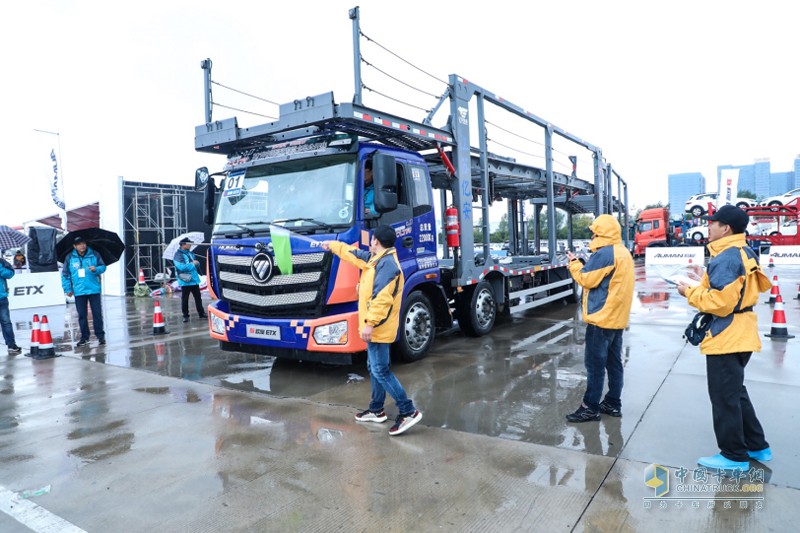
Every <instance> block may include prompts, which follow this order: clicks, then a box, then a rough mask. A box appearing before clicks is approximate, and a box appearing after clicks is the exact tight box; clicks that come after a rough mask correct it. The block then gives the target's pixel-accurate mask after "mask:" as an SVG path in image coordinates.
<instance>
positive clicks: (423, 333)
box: [392, 291, 436, 363]
mask: <svg viewBox="0 0 800 533" xmlns="http://www.w3.org/2000/svg"><path fill="white" fill-rule="evenodd" d="M399 329H400V331H399V334H400V335H399V338H398V339H397V342H395V343H394V344H393V345H392V353H393V354H394V355H395V356H396V357H397V358H398V359H399V360H400V361H403V362H405V363H411V362H413V361H419V360H420V359H423V358H424V357H425V356H426V355H427V354H428V350H429V349H430V347H431V345H432V344H433V340H434V338H435V337H436V320H435V315H434V311H433V305H431V301H430V299H429V298H428V297H427V296H425V294H423V293H422V292H420V291H414V292H412V293H411V294H409V295H408V297H407V298H406V299H405V301H404V302H403V307H402V308H401V310H400V328H399Z"/></svg>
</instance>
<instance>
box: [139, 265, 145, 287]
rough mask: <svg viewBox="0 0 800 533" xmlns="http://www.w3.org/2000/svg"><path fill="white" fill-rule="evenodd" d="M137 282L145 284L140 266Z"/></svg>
mask: <svg viewBox="0 0 800 533" xmlns="http://www.w3.org/2000/svg"><path fill="white" fill-rule="evenodd" d="M139 283H141V284H142V285H146V283H145V281H144V270H142V269H141V268H140V269H139Z"/></svg>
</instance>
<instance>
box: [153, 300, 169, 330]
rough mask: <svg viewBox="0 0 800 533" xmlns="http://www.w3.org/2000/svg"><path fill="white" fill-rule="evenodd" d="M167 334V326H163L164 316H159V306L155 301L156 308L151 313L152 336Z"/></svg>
mask: <svg viewBox="0 0 800 533" xmlns="http://www.w3.org/2000/svg"><path fill="white" fill-rule="evenodd" d="M166 333H167V326H166V325H165V324H164V315H162V314H161V304H160V303H159V301H158V300H156V308H155V310H154V311H153V335H164V334H166Z"/></svg>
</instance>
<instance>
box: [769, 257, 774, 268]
mask: <svg viewBox="0 0 800 533" xmlns="http://www.w3.org/2000/svg"><path fill="white" fill-rule="evenodd" d="M774 266H775V260H774V259H772V256H771V255H770V256H769V268H772V267H774Z"/></svg>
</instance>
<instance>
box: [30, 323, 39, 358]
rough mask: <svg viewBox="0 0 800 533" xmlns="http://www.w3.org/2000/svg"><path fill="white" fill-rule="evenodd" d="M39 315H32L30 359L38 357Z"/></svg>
mask: <svg viewBox="0 0 800 533" xmlns="http://www.w3.org/2000/svg"><path fill="white" fill-rule="evenodd" d="M39 335H40V329H39V315H33V326H32V327H31V357H36V356H37V355H39Z"/></svg>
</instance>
